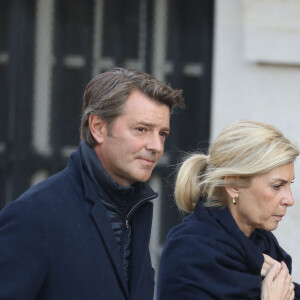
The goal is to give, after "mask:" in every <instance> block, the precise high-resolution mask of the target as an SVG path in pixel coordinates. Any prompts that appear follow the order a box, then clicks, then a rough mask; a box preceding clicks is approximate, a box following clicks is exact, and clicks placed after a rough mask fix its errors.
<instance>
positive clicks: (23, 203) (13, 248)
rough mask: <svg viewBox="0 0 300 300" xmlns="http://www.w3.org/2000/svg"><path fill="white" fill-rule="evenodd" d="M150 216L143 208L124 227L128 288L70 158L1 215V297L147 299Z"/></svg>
mask: <svg viewBox="0 0 300 300" xmlns="http://www.w3.org/2000/svg"><path fill="white" fill-rule="evenodd" d="M149 189H150V188H149ZM149 194H150V196H149ZM141 196H143V197H145V198H147V197H150V198H155V197H156V196H157V194H156V193H154V192H153V191H152V190H151V189H150V192H149V190H147V191H146V192H145V194H143V195H141ZM145 202H146V201H145ZM152 210H153V208H152V203H150V202H146V203H145V204H144V205H142V206H141V207H139V208H138V209H137V210H136V211H135V212H134V214H133V216H132V218H131V221H130V223H131V230H132V237H131V264H130V273H129V288H128V286H127V284H126V281H125V275H124V269H123V262H122V259H121V257H120V252H119V249H118V246H117V242H116V238H115V236H114V233H113V230H112V226H111V223H110V221H109V219H108V217H107V213H106V211H105V209H104V207H103V205H102V203H101V199H99V194H98V193H97V190H96V189H95V186H94V184H93V183H92V182H91V180H90V179H89V177H88V176H87V175H86V173H85V171H84V170H83V168H82V161H81V156H80V152H79V151H77V152H75V153H74V154H72V156H71V158H70V161H69V164H68V166H67V168H66V169H65V170H63V171H62V172H60V173H58V174H56V175H54V176H52V177H50V178H49V179H47V180H46V181H44V182H42V183H41V184H38V185H37V186H35V187H33V188H31V189H29V190H28V191H27V192H25V193H24V194H23V195H22V196H21V197H20V198H19V199H18V200H16V201H14V202H12V203H11V204H9V205H8V206H6V207H5V208H4V209H3V210H2V211H1V213H0V299H14V300H16V299H17V300H33V299H39V300H44V299H45V300H46V299H49V300H50V299H51V300H54V299H55V300H59V299H61V300H66V299H72V300H76V299H78V300H79V299H80V300H87V299H88V300H93V299H95V300H125V299H130V300H141V299H143V300H152V299H153V288H154V271H153V269H152V266H151V260H150V254H149V247H148V246H149V239H150V231H151V222H152Z"/></svg>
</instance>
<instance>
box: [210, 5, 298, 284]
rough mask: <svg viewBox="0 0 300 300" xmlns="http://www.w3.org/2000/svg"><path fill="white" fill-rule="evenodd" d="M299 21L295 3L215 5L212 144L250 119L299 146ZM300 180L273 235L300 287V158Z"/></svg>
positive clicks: (294, 185) (296, 171)
mask: <svg viewBox="0 0 300 300" xmlns="http://www.w3.org/2000/svg"><path fill="white" fill-rule="evenodd" d="M295 16H300V1H296V0H272V1H271V0H244V1H242V0H216V7H215V36H214V65H213V100H212V101H213V102H212V123H211V132H212V138H214V137H216V135H217V134H218V133H219V132H220V131H221V130H222V129H223V128H224V127H225V126H226V125H228V124H229V123H231V122H233V121H236V120H239V119H251V120H258V121H264V122H268V123H271V124H273V125H275V126H276V127H277V128H279V129H280V130H281V131H282V132H283V133H284V134H285V135H286V136H287V137H288V138H290V139H291V140H292V141H294V142H296V143H297V144H298V145H299V146H300V64H299V63H300V59H299V57H298V56H297V54H299V55H300V48H298V47H297V46H298V44H299V43H300V39H297V37H300V24H299V22H300V17H299V18H295ZM298 20H299V21H298ZM278 48H279V50H280V49H281V51H278ZM295 48H296V49H295ZM295 50H296V51H295ZM295 175H296V179H295V183H294V184H293V193H294V198H295V205H294V206H293V207H291V208H289V209H288V211H287V215H286V216H285V217H284V220H283V221H282V222H281V223H280V224H279V227H278V229H277V230H276V231H274V234H275V235H276V236H277V238H278V240H279V242H280V244H281V246H282V247H283V248H284V249H285V250H286V251H287V252H288V253H289V254H291V255H292V257H293V280H294V281H296V282H299V283H300V257H299V255H298V253H299V251H298V250H297V248H299V245H300V231H299V228H300V158H299V159H298V161H297V162H296V164H295Z"/></svg>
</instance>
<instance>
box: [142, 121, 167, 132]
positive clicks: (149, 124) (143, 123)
mask: <svg viewBox="0 0 300 300" xmlns="http://www.w3.org/2000/svg"><path fill="white" fill-rule="evenodd" d="M137 124H138V125H144V126H148V127H154V126H156V125H155V124H154V123H151V122H147V121H141V122H138V123H137ZM161 130H165V131H170V130H171V128H170V127H163V128H161Z"/></svg>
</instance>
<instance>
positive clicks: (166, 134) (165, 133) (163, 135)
mask: <svg viewBox="0 0 300 300" xmlns="http://www.w3.org/2000/svg"><path fill="white" fill-rule="evenodd" d="M159 134H160V136H162V137H164V138H167V136H168V135H169V134H168V133H167V132H160V133H159Z"/></svg>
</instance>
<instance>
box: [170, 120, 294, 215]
mask: <svg viewBox="0 0 300 300" xmlns="http://www.w3.org/2000/svg"><path fill="white" fill-rule="evenodd" d="M298 155H299V150H298V148H297V147H296V146H295V145H294V144H292V143H291V142H290V141H289V140H288V139H287V138H285V137H284V136H283V135H282V133H281V132H280V131H278V130H277V129H276V128H275V127H274V126H272V125H269V124H266V123H262V122H254V121H247V120H244V121H238V122H235V123H233V124H231V125H229V126H228V127H227V128H225V129H224V130H223V131H222V132H221V134H220V135H219V136H218V137H217V138H216V140H215V141H214V142H213V143H212V144H211V146H210V149H209V153H208V155H205V154H203V153H198V154H191V155H189V156H188V157H187V159H186V160H185V161H184V162H183V163H182V165H181V166H180V168H179V171H178V174H177V178H176V184H175V199H176V204H177V206H178V208H179V209H181V210H183V211H187V212H191V211H193V210H194V206H195V204H196V202H197V201H198V199H199V197H206V203H205V204H206V205H207V206H221V207H223V206H227V195H226V193H225V189H224V186H225V185H227V184H228V181H226V180H225V176H226V177H227V178H228V177H230V178H237V179H239V180H236V181H235V182H234V183H235V184H237V185H240V186H241V185H245V184H247V183H248V182H249V180H250V179H251V178H252V177H253V176H255V175H259V174H264V173H267V172H268V171H270V170H272V169H274V168H276V167H278V166H281V165H284V164H286V163H289V162H293V161H295V159H296V157H297V156H298Z"/></svg>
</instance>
